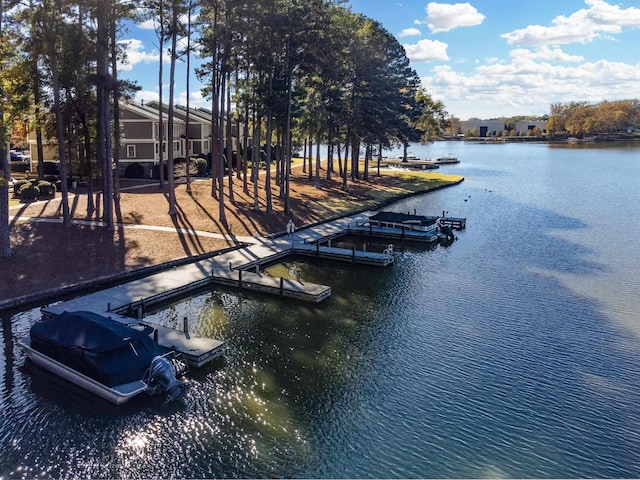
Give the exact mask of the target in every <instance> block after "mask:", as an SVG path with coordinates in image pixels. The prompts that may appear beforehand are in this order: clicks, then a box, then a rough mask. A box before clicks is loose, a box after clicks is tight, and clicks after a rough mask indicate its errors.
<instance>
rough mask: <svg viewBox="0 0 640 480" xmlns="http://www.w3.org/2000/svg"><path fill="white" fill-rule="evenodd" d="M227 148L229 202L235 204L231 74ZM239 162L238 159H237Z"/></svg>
mask: <svg viewBox="0 0 640 480" xmlns="http://www.w3.org/2000/svg"><path fill="white" fill-rule="evenodd" d="M224 131H225V148H226V150H227V164H228V170H227V173H228V175H227V180H228V182H229V185H228V190H229V202H231V204H234V203H235V198H234V197H233V139H232V126H231V72H228V73H227V102H226V112H225V128H224ZM236 161H237V158H236Z"/></svg>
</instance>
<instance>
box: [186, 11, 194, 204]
mask: <svg viewBox="0 0 640 480" xmlns="http://www.w3.org/2000/svg"><path fill="white" fill-rule="evenodd" d="M191 8H192V4H191V2H189V12H188V14H187V83H186V90H187V113H186V115H185V122H184V123H185V132H184V137H185V149H184V158H185V169H186V175H187V187H186V190H187V193H188V194H189V195H191V137H190V135H189V120H190V119H189V114H190V112H189V96H190V90H189V85H190V80H191Z"/></svg>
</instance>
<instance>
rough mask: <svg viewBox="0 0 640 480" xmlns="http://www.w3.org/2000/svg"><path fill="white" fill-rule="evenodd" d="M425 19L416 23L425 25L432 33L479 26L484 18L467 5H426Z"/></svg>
mask: <svg viewBox="0 0 640 480" xmlns="http://www.w3.org/2000/svg"><path fill="white" fill-rule="evenodd" d="M426 10H427V18H426V19H424V20H423V21H420V22H416V23H424V24H426V25H427V26H428V27H429V29H430V30H431V32H432V33H438V32H448V31H449V30H453V29H454V28H458V27H472V26H474V25H480V24H481V23H482V21H483V20H484V19H485V16H484V15H483V14H481V13H480V12H478V10H477V9H476V8H475V7H473V6H472V5H471V4H469V3H456V4H453V5H452V4H448V3H435V2H430V3H429V4H427V8H426Z"/></svg>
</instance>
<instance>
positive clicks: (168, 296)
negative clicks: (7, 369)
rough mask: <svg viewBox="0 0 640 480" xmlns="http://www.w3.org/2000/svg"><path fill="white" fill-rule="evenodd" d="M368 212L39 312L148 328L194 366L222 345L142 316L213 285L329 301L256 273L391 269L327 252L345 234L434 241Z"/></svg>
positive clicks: (374, 257)
mask: <svg viewBox="0 0 640 480" xmlns="http://www.w3.org/2000/svg"><path fill="white" fill-rule="evenodd" d="M374 213H375V212H364V213H360V214H356V215H352V216H350V217H346V218H342V219H338V220H334V221H332V222H327V223H325V224H322V225H317V226H314V227H310V228H306V229H303V230H299V231H297V232H295V233H293V234H291V235H289V236H287V237H279V238H260V239H256V241H255V243H254V244H253V245H248V246H244V247H242V248H238V249H236V250H232V251H226V252H224V253H221V254H220V255H217V256H214V257H211V258H207V259H204V260H199V261H195V262H193V263H190V264H186V265H182V266H178V267H174V268H172V269H169V270H165V271H162V272H160V273H156V274H153V275H150V276H148V277H144V278H140V279H137V280H133V281H130V282H127V283H124V284H121V285H117V286H114V287H112V288H108V289H105V290H101V291H98V292H94V293H91V294H88V295H84V296H82V297H77V298H74V299H71V300H68V301H65V302H61V303H57V304H55V305H51V306H47V307H44V308H43V309H42V311H43V314H44V315H45V316H46V315H56V314H60V313H62V312H64V311H90V312H95V313H97V314H99V315H103V316H106V317H110V318H113V319H114V320H118V321H121V322H123V323H144V324H146V325H150V326H151V327H153V328H154V330H155V332H154V337H155V338H156V340H157V342H158V344H159V345H161V346H162V347H164V348H166V349H168V350H174V351H176V352H179V353H182V354H183V355H184V357H185V359H186V360H187V362H188V363H189V364H190V365H192V366H195V367H201V366H203V365H206V364H207V363H209V362H211V361H212V360H214V359H216V358H218V357H220V356H222V355H223V354H224V351H225V344H224V342H223V341H220V340H216V339H211V338H199V337H194V336H192V335H190V334H189V331H188V319H187V320H186V321H185V325H184V328H183V330H179V329H174V328H169V327H164V326H161V325H156V324H153V323H149V322H146V321H145V320H144V315H145V313H146V312H148V311H150V310H152V309H154V308H157V307H159V306H162V305H165V304H167V303H169V302H171V301H174V300H177V299H179V298H184V297H185V296H187V295H189V294H192V293H194V292H196V291H198V290H202V289H204V288H210V287H211V286H213V285H224V286H227V287H232V288H238V289H242V290H250V291H257V292H265V293H269V294H273V295H278V296H281V297H287V298H293V299H296V300H301V301H309V302H313V303H319V302H321V301H323V300H325V299H326V298H328V297H329V296H330V295H331V287H330V286H326V285H317V284H313V283H308V282H303V281H301V280H300V279H290V278H276V277H271V276H269V275H265V274H261V273H260V269H261V268H263V267H265V266H267V265H270V264H273V263H276V262H278V261H282V260H283V259H284V258H287V257H288V256H290V255H302V256H306V257H315V258H321V259H330V260H335V261H342V262H347V263H350V264H358V265H371V266H377V267H386V266H388V265H390V264H392V263H393V260H394V256H393V252H392V248H388V249H387V250H385V252H383V253H376V252H366V251H362V250H356V249H355V248H352V249H345V248H336V247H332V246H331V240H332V239H337V238H340V237H343V236H345V235H349V234H360V235H367V236H375V237H378V238H385V239H394V240H410V241H421V242H427V243H431V242H433V241H436V240H437V235H436V234H435V233H433V232H421V231H415V230H410V229H402V230H399V229H397V228H381V227H373V226H371V225H370V224H368V221H369V217H370V216H371V215H373V214H374ZM442 220H443V219H441V222H442ZM444 221H445V222H447V223H444V224H447V225H451V226H452V227H453V228H464V227H465V226H466V221H465V219H456V218H445V219H444ZM323 243H324V244H328V245H323Z"/></svg>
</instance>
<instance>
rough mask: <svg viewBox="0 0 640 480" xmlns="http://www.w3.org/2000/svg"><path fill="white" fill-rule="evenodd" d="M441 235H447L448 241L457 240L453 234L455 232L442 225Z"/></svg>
mask: <svg viewBox="0 0 640 480" xmlns="http://www.w3.org/2000/svg"><path fill="white" fill-rule="evenodd" d="M440 233H443V234H444V235H446V236H447V240H449V241H451V240H453V239H455V238H456V237H455V235H454V234H453V230H452V229H451V227H449V226H448V225H442V226H441V227H440Z"/></svg>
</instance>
